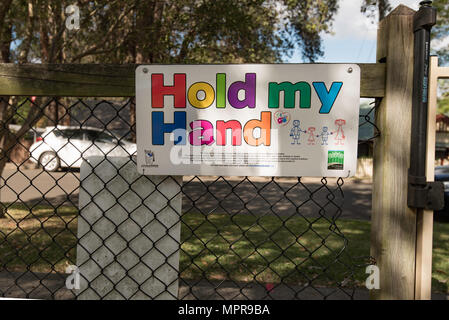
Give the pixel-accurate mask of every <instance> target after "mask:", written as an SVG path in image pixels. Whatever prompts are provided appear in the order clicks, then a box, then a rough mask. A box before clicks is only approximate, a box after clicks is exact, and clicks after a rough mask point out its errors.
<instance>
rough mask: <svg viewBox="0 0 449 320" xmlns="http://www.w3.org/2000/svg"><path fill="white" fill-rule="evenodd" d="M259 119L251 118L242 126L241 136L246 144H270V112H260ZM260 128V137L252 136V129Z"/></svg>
mask: <svg viewBox="0 0 449 320" xmlns="http://www.w3.org/2000/svg"><path fill="white" fill-rule="evenodd" d="M260 114H261V116H260V117H261V120H257V119H253V120H250V121H248V122H247V123H246V124H245V127H244V128H243V137H244V138H245V141H246V143H247V144H249V145H251V146H260V145H261V144H263V145H266V146H269V145H271V112H266V111H265V112H261V113H260ZM255 128H260V137H259V138H254V129H255Z"/></svg>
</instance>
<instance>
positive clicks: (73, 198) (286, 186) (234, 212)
mask: <svg viewBox="0 0 449 320" xmlns="http://www.w3.org/2000/svg"><path fill="white" fill-rule="evenodd" d="M375 106H376V104H375V105H373V106H372V107H371V108H370V110H369V112H368V113H364V114H362V115H361V122H360V125H361V127H362V126H363V127H370V128H372V129H370V130H371V131H370V132H371V133H370V135H371V136H370V137H368V138H367V139H363V141H361V143H364V144H369V143H371V142H372V140H373V139H374V138H375V137H377V136H378V135H379V131H378V130H377V128H376V127H375V125H374V110H375ZM0 107H1V110H0V111H1V113H2V114H1V125H0V139H1V141H0V143H1V145H0V147H1V150H0V152H1V156H0V170H1V181H0V182H1V185H0V203H1V211H0V214H2V218H0V296H2V297H17V298H39V299H75V298H77V297H78V298H79V297H81V296H82V295H83V292H84V293H87V292H89V297H91V298H92V297H93V298H99V299H113V298H114V299H117V298H124V299H144V298H149V299H225V300H228V299H353V298H355V297H356V294H357V288H360V287H362V286H363V285H364V279H365V278H366V276H367V275H366V274H365V273H364V272H365V268H364V266H366V265H367V264H370V263H372V262H371V261H370V260H369V257H365V256H364V257H360V255H359V256H358V255H357V254H358V252H357V251H351V245H352V244H353V243H351V242H350V241H348V238H347V236H346V235H345V232H344V231H343V230H342V228H341V223H340V221H341V220H339V218H340V217H341V215H342V213H343V210H344V206H343V200H344V192H343V189H344V180H343V179H342V178H339V179H330V178H325V177H323V178H321V179H316V178H303V177H297V178H278V177H271V178H265V177H218V176H184V177H174V176H168V177H147V176H145V177H139V176H134V175H132V174H126V173H125V171H124V169H123V167H124V166H125V165H123V166H121V167H117V166H115V167H113V169H112V170H113V173H112V174H109V176H107V177H101V179H102V180H101V181H102V182H103V184H102V185H101V188H99V189H98V190H96V191H92V190H93V189H92V188H93V185H94V183H93V182H91V180H89V179H91V178H92V175H95V172H96V170H97V171H99V170H100V168H99V167H98V166H100V165H105V162H108V161H109V159H111V158H122V159H127V160H126V162H127V163H129V162H133V161H134V159H133V154H134V152H135V128H134V122H135V121H134V120H135V112H134V110H135V106H134V100H133V99H111V98H108V100H98V99H89V98H82V99H79V98H57V97H52V98H43V97H38V98H35V97H32V98H30V97H1V99H0ZM365 138H366V137H365ZM90 157H96V158H98V157H100V158H101V159H103V160H101V161H99V162H98V161H97V162H87V159H88V158H90ZM83 162H84V163H87V164H88V166H90V168H89V170H88V171H89V173H87V174H85V175H84V176H83V175H82V174H81V175H80V169H79V168H80V166H82V165H83ZM114 170H115V171H114ZM114 179H121V180H123V181H122V182H123V183H124V184H126V186H127V187H126V188H124V190H121V192H120V193H117V192H116V190H113V188H112V187H111V183H112V180H114ZM141 179H144V180H145V181H144V182H142V181H141ZM123 183H122V184H123ZM138 183H145V184H146V185H147V186H149V187H147V190H148V192H146V193H145V194H142V193H139V192H138V191H136V189H135V188H134V186H135V185H136V184H138ZM168 184H170V185H175V186H177V187H176V188H175V190H177V191H176V192H174V193H171V194H168V193H167V192H166V191H165V189H167V188H166V186H167V185H168ZM101 192H107V193H108V194H109V196H110V198H111V199H110V202H111V203H110V204H108V205H107V204H106V203H96V204H95V210H96V211H95V212H96V213H95V214H86V212H87V213H88V212H91V211H85V209H86V207H87V206H88V205H91V204H90V203H91V201H90V200H91V199H95V197H96V196H97V195H98V194H99V193H101ZM126 193H132V196H133V197H134V199H135V203H136V206H134V205H133V204H125V203H124V202H123V201H122V199H123V195H124V194H126ZM80 194H84V196H83V197H84V200H83V199H80ZM155 196H157V197H158V199H161V197H162V198H163V199H164V201H162V203H159V204H158V205H155V203H156V202H157V201H156V200H155V198H154V197H155ZM86 199H87V200H86ZM86 201H87V202H86ZM176 201H179V203H180V204H182V205H180V206H178V205H175V204H174V203H176ZM88 203H89V204H88ZM137 204H138V205H141V206H143V207H145V208H146V209H147V213H146V215H147V216H146V218H145V219H141V218H142V216H141V215H140V216H138V214H137V213H136V212H137V209H136V208H135V207H137ZM111 208H116V209H117V210H119V211H120V213H117V212H119V211H117V210H116V211H114V210H115V209H114V210H113V209H111ZM167 212H169V213H170V215H171V219H166V218H165V217H166V214H167ZM120 217H122V218H123V219H122V218H120ZM100 226H101V227H100ZM80 228H83V229H84V230H85V231H80V230H81V229H80ZM133 228H134V229H136V233H135V235H134V236H133V237H131V238H129V237H128V238H127V237H125V236H122V231H123V230H124V229H127V230H128V231H129V230H130V229H133ZM347 228H349V229H348V230H350V226H349V227H347ZM347 228H346V229H347ZM105 230H107V231H105ZM356 231H357V230H352V231H351V232H356ZM176 232H179V234H180V236H179V237H177V236H176V235H174V234H176ZM116 237H119V238H120V239H119V240H120V241H119V240H117V241H116V240H113V239H114V238H116ZM92 239H95V241H96V242H97V243H98V244H99V245H98V248H99V247H100V246H101V250H100V249H96V248H94V249H93V250H87V249H86V247H88V246H89V245H92ZM137 239H139V242H138V244H139V245H136V243H137V242H136V241H137ZM167 239H168V240H169V241H171V243H172V244H173V245H172V248H174V249H173V250H172V251H170V252H169V253H167V250H166V249H161V248H162V247H161V246H158V245H159V244H161V243H165V242H167ZM95 241H94V242H95ZM114 241H115V242H114ZM118 242H120V244H121V246H120V248H117V243H118ZM143 244H145V245H143ZM112 246H114V247H113V248H112ZM367 246H368V247H369V244H367ZM100 254H103V255H106V256H108V257H109V258H110V259H109V260H107V259H106V260H104V259H103V260H101V259H100V258H98V259H97V256H99V255H100ZM86 255H87V256H86ZM83 257H84V258H83ZM100 260H101V261H103V262H99V261H100ZM104 261H107V262H104ZM156 261H159V262H157V263H156ZM83 264H84V265H83ZM73 266H77V267H78V268H80V270H81V274H80V277H81V283H82V285H81V288H80V289H79V290H75V289H69V288H67V286H66V282H67V277H68V276H69V274H68V273H66V272H72V271H73V270H74V269H73V268H74V267H73ZM83 267H84V268H85V269H84V270H92V269H95V270H97V271H98V273H96V274H90V275H89V276H87V275H86V274H83V272H82V270H83ZM168 274H171V275H174V276H172V277H168V276H167V275H168ZM137 278H138V279H139V280H137ZM74 283H76V281H75V282H74ZM69 287H70V286H69Z"/></svg>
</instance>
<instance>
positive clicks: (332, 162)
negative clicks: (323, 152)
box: [327, 151, 345, 170]
mask: <svg viewBox="0 0 449 320" xmlns="http://www.w3.org/2000/svg"><path fill="white" fill-rule="evenodd" d="M344 162H345V152H344V151H328V153H327V169H328V170H343V167H344Z"/></svg>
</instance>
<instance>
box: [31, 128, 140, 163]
mask: <svg viewBox="0 0 449 320" xmlns="http://www.w3.org/2000/svg"><path fill="white" fill-rule="evenodd" d="M135 152H136V144H135V143H132V142H129V141H125V140H124V139H121V140H119V139H117V138H116V137H115V136H113V135H111V134H109V133H107V132H106V131H104V130H100V129H97V128H92V127H82V128H80V127H73V126H57V127H47V128H46V129H45V131H44V132H43V133H42V135H41V137H38V138H37V139H36V141H35V143H34V144H33V145H32V146H31V147H30V154H31V157H30V159H31V160H32V161H33V162H34V163H37V164H39V165H40V166H41V167H43V168H44V169H45V170H47V171H56V170H58V169H59V168H60V167H70V168H79V167H80V166H81V163H82V161H83V159H86V158H87V157H91V156H111V157H124V156H131V155H133V154H135Z"/></svg>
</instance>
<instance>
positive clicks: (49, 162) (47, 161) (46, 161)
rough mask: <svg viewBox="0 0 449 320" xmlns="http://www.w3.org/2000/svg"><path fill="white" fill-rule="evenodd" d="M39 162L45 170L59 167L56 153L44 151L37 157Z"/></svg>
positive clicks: (51, 170) (53, 169) (52, 170)
mask: <svg viewBox="0 0 449 320" xmlns="http://www.w3.org/2000/svg"><path fill="white" fill-rule="evenodd" d="M39 164H40V165H41V167H42V168H44V169H45V170H46V171H50V172H54V171H56V170H58V169H59V165H60V161H59V158H58V156H57V155H56V153H54V152H44V153H43V154H42V155H41V157H40V158H39Z"/></svg>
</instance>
